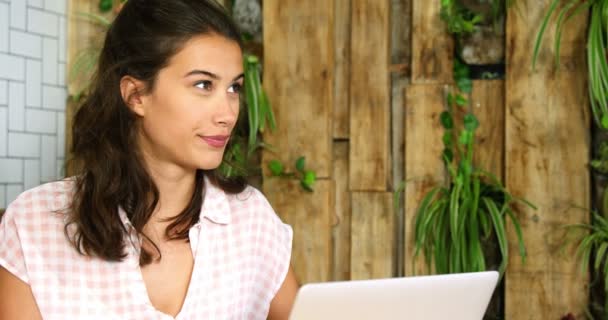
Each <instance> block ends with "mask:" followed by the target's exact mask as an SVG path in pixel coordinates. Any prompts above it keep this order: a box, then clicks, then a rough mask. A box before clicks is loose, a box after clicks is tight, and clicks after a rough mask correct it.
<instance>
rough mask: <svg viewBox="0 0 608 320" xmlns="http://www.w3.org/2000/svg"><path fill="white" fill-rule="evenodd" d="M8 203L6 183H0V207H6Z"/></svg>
mask: <svg viewBox="0 0 608 320" xmlns="http://www.w3.org/2000/svg"><path fill="white" fill-rule="evenodd" d="M6 207H8V203H6V185H4V184H0V209H6Z"/></svg>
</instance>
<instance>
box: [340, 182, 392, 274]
mask: <svg viewBox="0 0 608 320" xmlns="http://www.w3.org/2000/svg"><path fill="white" fill-rule="evenodd" d="M392 200H393V197H392V193H390V192H353V193H352V210H353V211H352V223H351V224H352V230H351V232H352V233H351V237H352V241H351V278H352V279H353V280H356V279H376V278H387V277H392V276H394V273H395V270H394V269H395V268H394V266H395V259H394V255H395V233H396V226H395V214H394V210H393V201H392Z"/></svg>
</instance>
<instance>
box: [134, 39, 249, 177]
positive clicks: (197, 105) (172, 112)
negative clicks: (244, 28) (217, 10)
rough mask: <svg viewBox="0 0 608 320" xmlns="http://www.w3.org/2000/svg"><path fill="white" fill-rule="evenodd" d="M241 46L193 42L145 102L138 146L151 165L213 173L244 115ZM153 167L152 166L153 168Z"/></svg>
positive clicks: (173, 60)
mask: <svg viewBox="0 0 608 320" xmlns="http://www.w3.org/2000/svg"><path fill="white" fill-rule="evenodd" d="M242 86H243V62H242V52H241V49H240V47H239V45H238V44H237V43H236V42H234V41H232V40H230V39H227V38H225V37H223V36H220V35H214V34H212V35H204V36H198V37H194V38H192V39H191V40H189V41H188V42H186V44H185V46H184V47H183V48H182V49H181V50H180V51H179V52H178V53H177V54H175V55H174V56H173V57H172V58H171V59H170V60H169V63H168V65H167V66H166V67H165V68H163V69H162V70H160V72H159V74H158V76H157V78H156V83H155V85H154V88H153V90H152V91H151V92H149V93H146V94H144V95H142V96H141V99H140V101H141V111H142V112H138V111H136V113H138V114H139V115H140V117H141V119H140V120H141V126H140V129H141V132H140V137H139V144H140V146H141V149H142V151H143V153H144V157H145V159H146V161H147V162H150V161H154V162H155V164H157V165H163V164H166V165H177V166H179V167H182V168H184V169H187V170H191V169H214V168H217V167H218V166H219V165H220V163H221V161H222V156H223V153H224V149H225V147H226V143H227V142H228V139H229V137H230V134H231V132H232V129H233V128H234V126H235V124H236V121H237V118H238V115H239V92H240V89H241V87H242ZM148 164H151V163H148Z"/></svg>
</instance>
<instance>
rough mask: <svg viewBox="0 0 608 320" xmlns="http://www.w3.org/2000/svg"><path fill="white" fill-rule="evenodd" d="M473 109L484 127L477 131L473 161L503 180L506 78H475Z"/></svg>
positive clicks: (472, 98) (472, 99)
mask: <svg viewBox="0 0 608 320" xmlns="http://www.w3.org/2000/svg"><path fill="white" fill-rule="evenodd" d="M470 99H471V106H472V109H473V110H472V111H473V113H474V114H475V116H476V117H477V119H479V123H480V126H479V128H478V129H477V132H476V134H475V151H474V153H473V163H474V164H475V165H476V166H478V167H481V168H482V169H484V170H486V171H488V172H491V173H493V174H494V175H495V176H496V177H497V178H498V179H500V180H501V181H503V169H504V166H503V165H504V150H505V83H504V80H474V81H473V91H472V92H471V98H470Z"/></svg>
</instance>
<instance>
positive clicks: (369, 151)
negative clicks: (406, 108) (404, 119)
mask: <svg viewBox="0 0 608 320" xmlns="http://www.w3.org/2000/svg"><path fill="white" fill-rule="evenodd" d="M389 7H390V2H389V0H378V1H365V0H354V1H353V2H352V33H351V62H352V64H351V77H350V93H351V94H350V157H349V158H350V168H349V171H350V173H349V177H350V189H351V190H353V191H386V190H387V184H388V182H389V179H390V176H391V169H390V144H389V140H390V131H389V130H390V122H389V116H390V79H389V76H390V74H389V70H388V67H389V61H390V60H389V55H390V41H389V30H390V23H389V22H390V12H389Z"/></svg>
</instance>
